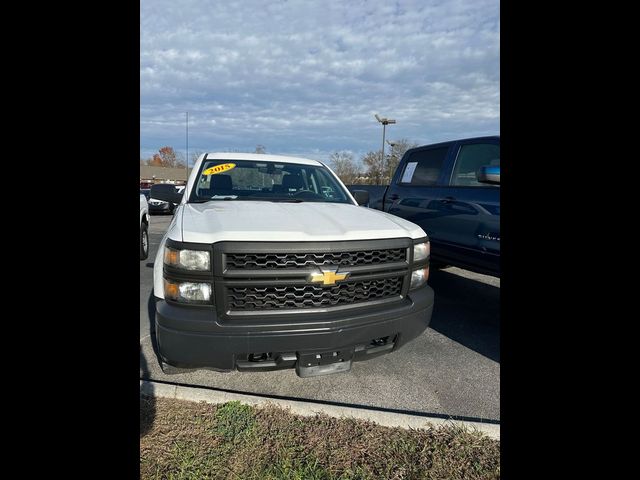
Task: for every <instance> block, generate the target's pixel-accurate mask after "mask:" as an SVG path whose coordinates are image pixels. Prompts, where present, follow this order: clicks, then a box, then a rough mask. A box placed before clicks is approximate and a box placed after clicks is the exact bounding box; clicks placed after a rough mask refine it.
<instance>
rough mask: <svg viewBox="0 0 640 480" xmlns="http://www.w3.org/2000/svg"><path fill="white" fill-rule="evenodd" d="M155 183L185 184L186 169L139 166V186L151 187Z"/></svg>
mask: <svg viewBox="0 0 640 480" xmlns="http://www.w3.org/2000/svg"><path fill="white" fill-rule="evenodd" d="M155 183H175V184H177V185H184V184H185V183H187V169H186V168H166V167H152V166H150V165H140V186H141V187H142V186H143V185H145V186H146V185H153V184H155Z"/></svg>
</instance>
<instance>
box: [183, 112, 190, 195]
mask: <svg viewBox="0 0 640 480" xmlns="http://www.w3.org/2000/svg"><path fill="white" fill-rule="evenodd" d="M186 113H187V121H186V124H187V159H186V161H185V162H184V163H185V164H186V165H187V179H186V180H185V182H184V184H185V185H186V184H187V182H188V181H189V112H186Z"/></svg>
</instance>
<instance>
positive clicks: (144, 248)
mask: <svg viewBox="0 0 640 480" xmlns="http://www.w3.org/2000/svg"><path fill="white" fill-rule="evenodd" d="M148 229H149V227H147V224H146V223H142V224H141V225H140V260H146V259H147V257H148V256H149V231H148Z"/></svg>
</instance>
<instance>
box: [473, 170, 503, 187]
mask: <svg viewBox="0 0 640 480" xmlns="http://www.w3.org/2000/svg"><path fill="white" fill-rule="evenodd" d="M476 178H477V179H478V181H479V182H480V183H488V184H489V185H500V166H499V165H485V166H484V167H480V168H479V169H478V171H477V172H476Z"/></svg>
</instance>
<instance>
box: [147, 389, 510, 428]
mask: <svg viewBox="0 0 640 480" xmlns="http://www.w3.org/2000/svg"><path fill="white" fill-rule="evenodd" d="M140 393H144V394H145V395H148V396H153V397H163V398H173V399H176V400H188V401H191V402H206V403H214V404H215V403H225V402H231V401H234V400H235V401H239V402H240V403H244V404H246V405H252V406H255V407H261V406H266V405H277V406H279V407H282V408H285V409H289V411H291V413H295V414H297V415H302V416H305V417H308V416H314V415H315V414H316V413H324V414H326V415H329V416H331V417H337V418H340V417H351V418H357V419H360V420H369V421H372V422H375V423H377V424H378V425H382V426H385V427H401V428H428V427H429V426H430V425H433V426H439V425H458V426H461V427H466V428H469V429H471V430H478V431H480V432H482V433H484V434H485V435H486V436H487V437H489V438H493V439H495V440H500V425H499V424H498V425H495V424H491V423H481V422H465V421H460V420H447V419H443V418H439V417H428V416H419V415H411V414H404V413H394V412H385V411H379V410H369V409H362V408H355V407H343V406H338V405H325V404H321V403H315V402H309V401H298V400H280V399H274V398H267V397H261V396H259V395H248V394H240V393H230V392H223V391H219V390H211V389H208V388H195V387H183V386H179V385H167V384H165V383H155V382H150V381H146V380H140Z"/></svg>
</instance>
